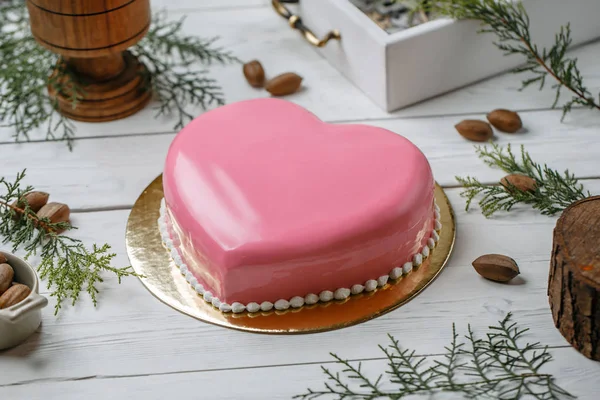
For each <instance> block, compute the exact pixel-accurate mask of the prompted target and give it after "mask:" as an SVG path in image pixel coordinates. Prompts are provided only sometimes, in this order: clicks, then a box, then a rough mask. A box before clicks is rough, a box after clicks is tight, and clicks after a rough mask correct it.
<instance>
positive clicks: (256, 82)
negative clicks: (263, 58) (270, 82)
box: [244, 60, 265, 88]
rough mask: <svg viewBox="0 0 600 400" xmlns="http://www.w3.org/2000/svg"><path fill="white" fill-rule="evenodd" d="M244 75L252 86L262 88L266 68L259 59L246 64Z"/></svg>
mask: <svg viewBox="0 0 600 400" xmlns="http://www.w3.org/2000/svg"><path fill="white" fill-rule="evenodd" d="M244 76H245V77H246V80H247V81H248V83H249V84H250V86H252V87H255V88H261V87H263V86H264V85H265V70H264V69H263V66H262V64H261V63H260V62H259V61H258V60H253V61H250V62H248V63H246V64H244Z"/></svg>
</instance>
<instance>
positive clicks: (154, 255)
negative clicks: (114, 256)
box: [126, 175, 456, 334]
mask: <svg viewBox="0 0 600 400" xmlns="http://www.w3.org/2000/svg"><path fill="white" fill-rule="evenodd" d="M162 198H163V186H162V175H160V176H159V177H158V178H156V179H155V180H154V181H153V182H152V183H151V184H150V185H149V186H148V187H147V188H146V189H145V190H144V192H143V193H142V194H141V195H140V197H139V198H138V200H137V201H136V203H135V205H134V206H133V209H132V210H131V214H130V216H129V220H128V222H127V231H126V243H127V253H128V255H129V259H130V261H131V265H132V267H133V269H134V270H135V272H137V273H138V274H141V275H143V276H144V277H143V278H141V281H142V283H143V284H144V285H145V286H146V288H147V289H148V290H149V291H150V293H152V294H153V295H154V296H155V297H157V298H158V299H159V300H160V301H162V302H163V303H165V304H167V305H169V306H171V307H173V308H174V309H176V310H177V311H180V312H182V313H184V314H187V315H189V316H191V317H194V318H197V319H199V320H201V321H204V322H208V323H211V324H215V325H220V326H223V327H226V328H231V329H238V330H242V331H248V332H255V333H271V334H293V333H315V332H324V331H330V330H334V329H340V328H345V327H348V326H351V325H355V324H359V323H361V322H365V321H368V320H370V319H373V318H376V317H378V316H380V315H383V314H385V313H387V312H390V311H392V310H394V309H396V308H398V307H400V306H401V305H403V304H406V303H407V302H408V301H410V300H411V299H412V298H414V297H415V296H416V295H417V294H419V293H420V292H421V291H422V290H423V289H425V287H426V286H427V285H429V284H430V283H431V282H432V281H433V280H434V279H435V278H436V277H437V276H438V274H439V273H440V272H441V270H442V268H444V266H445V265H446V263H447V261H448V259H449V257H450V253H451V252H452V248H453V246H454V239H455V233H456V228H455V223H454V214H453V212H452V207H451V206H450V203H449V202H448V198H447V197H446V195H445V193H444V191H443V189H442V188H441V187H440V186H439V185H437V184H436V189H435V198H436V201H437V204H438V206H439V207H440V214H441V220H442V231H441V233H440V240H439V242H438V243H437V246H436V247H435V248H434V249H433V251H432V252H431V255H430V256H429V257H428V258H427V259H426V260H425V261H424V262H423V264H422V265H421V266H420V267H418V268H414V269H413V271H411V272H410V273H409V274H407V275H404V276H402V278H400V279H398V280H397V281H390V283H388V284H387V285H385V286H384V287H382V288H378V289H376V290H375V291H374V292H370V293H362V294H359V295H353V296H350V297H349V298H348V299H346V300H344V301H337V300H334V301H330V302H328V303H317V304H315V305H311V306H306V305H305V306H303V307H301V308H298V309H289V310H286V311H275V310H274V311H269V312H258V313H248V312H244V313H240V314H233V313H222V312H220V311H219V310H217V309H216V308H213V306H212V305H210V304H208V303H207V302H205V301H204V299H203V298H202V297H200V296H199V295H198V294H197V293H196V291H195V290H194V289H193V288H192V287H191V285H190V284H189V283H188V282H187V281H186V280H185V277H184V276H183V275H181V273H180V272H179V269H178V268H177V267H176V266H175V263H174V262H173V260H172V258H171V256H170V254H169V252H168V251H167V249H166V248H165V247H164V245H163V243H162V239H161V236H160V232H159V230H158V222H157V221H158V217H159V209H160V202H161V200H162Z"/></svg>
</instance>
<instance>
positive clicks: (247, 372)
mask: <svg viewBox="0 0 600 400" xmlns="http://www.w3.org/2000/svg"><path fill="white" fill-rule="evenodd" d="M448 341H449V339H448ZM438 350H439V351H443V349H442V348H441V347H440V348H439V349H438ZM235 351H236V350H235V349H229V350H225V351H224V354H231V355H233V354H232V353H235ZM550 352H551V354H552V355H553V357H554V360H553V361H552V362H551V363H550V364H548V365H547V367H545V368H544V369H543V370H541V371H540V372H542V373H548V374H552V375H554V377H555V378H556V383H557V384H558V385H560V386H561V387H562V388H563V389H565V390H567V391H569V392H570V393H572V394H574V395H576V396H577V398H578V399H579V400H593V399H596V398H597V386H596V384H597V382H596V378H597V376H598V374H599V373H600V364H599V363H596V362H594V361H591V360H588V359H586V358H584V357H583V356H581V355H580V354H578V353H577V352H576V351H575V350H573V349H571V348H559V349H551V350H550ZM351 353H352V351H351V350H350V349H347V350H345V351H344V352H343V353H341V354H339V355H340V356H341V357H344V358H346V356H349V355H351ZM380 354H381V353H380V352H379V350H377V351H376V350H373V353H372V355H373V356H374V357H379V356H380ZM431 360H441V357H431ZM289 362H290V365H285V366H278V367H271V368H253V369H239V370H226V371H204V372H195V371H190V372H184V373H176V374H166V375H158V376H147V375H142V376H129V377H116V376H114V375H109V376H89V377H86V378H85V379H81V380H76V381H72V380H68V381H60V380H58V381H56V380H52V381H41V382H35V379H34V382H33V383H30V384H24V385H20V386H9V387H1V390H2V393H3V394H4V395H5V396H6V398H13V399H20V398H27V399H29V400H36V399H40V400H46V399H48V398H60V399H62V400H69V399H73V400H80V399H89V400H94V399H105V398H106V395H107V393H108V394H118V396H119V397H120V398H142V397H143V398H144V399H147V400H151V399H157V400H162V399H165V398H171V397H172V396H173V393H177V395H178V396H179V397H187V398H198V399H200V398H202V399H211V400H239V399H249V400H252V399H256V400H263V399H267V398H268V399H269V400H271V399H272V400H277V399H282V400H283V399H286V400H287V399H291V398H292V397H293V396H295V395H298V394H303V393H306V392H307V388H311V389H313V390H320V389H323V384H324V382H325V379H326V378H325V376H324V374H323V372H322V371H321V368H320V365H293V364H294V363H295V362H296V360H294V359H293V358H292V357H290V358H289ZM356 364H357V363H356V362H354V365H355V366H356ZM324 366H325V367H327V368H329V369H331V370H332V371H335V372H341V368H339V367H338V366H337V365H332V364H325V365H324ZM361 367H362V371H363V373H364V374H365V375H366V376H368V377H369V378H371V379H373V380H374V379H375V378H376V377H377V376H378V375H380V374H382V373H384V372H385V371H387V370H388V367H387V363H386V362H385V361H384V360H369V361H363V362H362V365H361ZM344 382H346V383H348V382H351V381H348V380H344ZM350 385H351V387H352V388H356V386H355V385H356V384H355V383H353V382H352V383H351V384H350ZM395 387H396V386H394V385H393V384H390V383H389V382H388V381H387V380H383V381H382V386H381V389H383V390H386V389H387V390H390V391H391V390H394V388H395ZM407 398H409V399H414V398H420V397H415V396H411V397H407ZM435 398H436V399H460V398H461V397H460V396H456V395H440V396H436V397H435ZM323 399H325V398H323Z"/></svg>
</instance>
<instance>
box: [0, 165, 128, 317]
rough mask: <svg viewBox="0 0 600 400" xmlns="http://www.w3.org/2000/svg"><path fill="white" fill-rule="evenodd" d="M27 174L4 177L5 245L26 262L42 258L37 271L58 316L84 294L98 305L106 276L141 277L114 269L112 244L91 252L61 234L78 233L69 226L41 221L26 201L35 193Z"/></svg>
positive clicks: (1, 217)
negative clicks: (26, 181)
mask: <svg viewBox="0 0 600 400" xmlns="http://www.w3.org/2000/svg"><path fill="white" fill-rule="evenodd" d="M25 172H26V171H25V170H24V171H22V172H20V173H19V174H17V177H16V178H15V180H14V181H12V182H11V181H8V180H6V179H5V178H4V177H0V186H3V188H4V189H5V192H6V193H4V194H1V195H0V236H2V237H3V241H2V243H3V244H7V243H10V244H11V246H12V251H13V252H16V251H18V250H20V249H21V250H23V251H24V252H25V256H24V258H25V259H29V258H30V257H32V256H39V258H40V260H41V261H40V263H39V265H38V267H37V269H38V272H39V273H40V278H41V279H46V280H47V284H48V287H49V288H50V290H51V294H50V295H51V296H53V297H56V305H55V309H54V312H55V314H58V312H59V311H60V309H61V308H62V305H63V302H64V301H65V300H70V301H71V304H72V305H74V304H75V303H76V302H77V300H78V299H79V296H80V294H81V292H83V291H85V292H87V293H88V294H89V295H90V297H91V299H92V302H93V304H94V306H95V305H97V302H98V298H97V294H98V293H99V291H98V287H97V285H98V284H99V283H101V282H103V278H102V274H103V273H105V272H109V273H113V274H114V275H116V277H117V278H118V281H119V283H121V279H122V278H124V277H127V276H139V275H138V274H136V273H135V272H134V271H133V270H132V269H131V267H124V268H116V267H113V266H112V265H111V263H112V260H113V258H114V257H116V254H114V253H110V252H109V251H110V248H111V247H110V246H109V245H108V244H103V245H100V246H98V245H96V244H94V245H93V246H92V248H91V249H89V248H87V247H86V246H85V245H84V244H83V242H82V241H81V240H79V239H74V238H71V237H68V236H66V235H63V234H58V233H57V232H62V231H67V232H68V231H70V230H73V229H77V228H75V227H74V226H72V225H71V224H70V223H68V222H60V223H53V222H51V221H50V220H49V219H48V218H40V217H38V216H37V215H36V213H35V212H33V210H32V209H31V208H30V207H29V204H28V203H27V200H26V198H25V197H24V196H25V195H27V194H28V193H30V192H32V191H33V190H34V189H33V187H31V186H26V187H23V186H22V183H23V180H24V178H25Z"/></svg>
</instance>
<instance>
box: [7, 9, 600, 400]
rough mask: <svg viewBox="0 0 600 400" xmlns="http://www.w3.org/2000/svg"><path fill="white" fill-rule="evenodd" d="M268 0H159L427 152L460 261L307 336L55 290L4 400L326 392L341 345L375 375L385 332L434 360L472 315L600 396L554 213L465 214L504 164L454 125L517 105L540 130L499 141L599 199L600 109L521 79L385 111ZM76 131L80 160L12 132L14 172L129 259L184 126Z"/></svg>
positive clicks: (119, 296) (17, 356)
mask: <svg viewBox="0 0 600 400" xmlns="http://www.w3.org/2000/svg"><path fill="white" fill-rule="evenodd" d="M268 3H269V2H268V1H267V0H229V1H226V2H224V1H220V0H203V1H201V2H199V1H195V0H160V1H158V0H155V1H154V7H155V9H156V8H158V7H159V6H166V7H167V8H168V9H169V10H170V15H171V16H172V17H173V18H179V17H180V16H182V15H184V14H185V15H187V22H186V24H185V29H186V30H187V32H189V33H193V34H197V35H201V36H206V37H208V36H214V35H218V36H220V37H221V41H220V44H221V45H223V46H225V47H226V48H228V49H231V50H232V51H233V52H234V53H235V54H236V55H237V56H238V57H240V58H241V59H244V60H249V59H253V58H258V59H260V60H261V61H262V62H263V64H264V65H265V67H266V68H267V72H268V74H269V75H270V76H274V75H275V74H278V73H282V72H287V71H294V72H297V73H299V74H300V75H302V76H304V78H305V80H304V84H305V86H306V90H304V91H302V92H300V93H298V94H296V95H294V96H290V97H288V100H291V101H294V102H297V103H298V104H300V105H302V106H304V107H306V108H308V109H309V110H311V111H313V112H314V113H316V114H317V115H318V116H320V117H321V118H322V119H324V120H326V121H329V122H335V123H341V122H359V123H369V124H373V125H377V126H382V127H385V128H388V129H391V130H393V131H395V132H397V133H399V134H402V135H404V136H406V137H407V138H409V139H410V140H412V141H413V142H414V143H415V144H416V145H418V146H419V147H420V148H421V149H422V150H423V151H424V152H425V154H426V155H427V157H428V158H429V160H430V162H431V165H432V167H433V170H434V174H435V177H436V179H437V181H438V182H439V183H440V184H442V185H443V186H444V187H445V189H446V193H447V194H448V196H449V198H450V200H451V203H452V205H453V206H454V209H455V212H456V218H457V223H458V226H457V228H458V236H457V240H456V247H455V250H454V253H453V256H452V259H451V262H450V264H449V266H448V267H447V268H446V270H445V271H444V272H443V273H442V274H441V276H440V277H439V278H438V279H437V280H436V281H435V282H434V284H433V285H432V286H430V287H429V288H428V289H427V290H425V291H424V292H423V293H422V294H421V295H419V296H418V297H417V298H416V299H414V300H413V301H411V302H410V303H409V304H407V305H405V306H403V307H401V308H400V309H398V310H396V311H394V312H391V313H389V314H387V315H385V316H382V317H380V318H377V319H375V320H373V321H370V322H367V323H364V324H361V325H358V326H354V327H351V328H347V329H344V330H341V331H334V332H329V333H322V334H318V335H300V336H265V335H257V334H248V333H242V332H237V331H232V330H227V329H223V328H219V327H216V326H212V325H208V324H205V323H202V322H199V321H196V320H194V319H192V318H190V317H187V316H185V315H182V314H180V313H178V312H176V311H174V310H173V309H171V308H169V307H167V306H166V305H164V304H162V303H161V302H159V301H158V300H156V299H155V298H154V297H153V296H152V295H150V294H149V293H148V292H147V290H146V289H145V288H144V287H143V286H142V284H141V283H140V281H139V280H137V279H136V278H130V279H126V280H125V281H124V282H123V283H122V285H117V282H116V279H114V278H112V277H108V278H107V279H106V282H105V283H104V284H103V285H102V290H101V296H100V303H99V306H98V307H97V308H93V306H92V304H91V302H90V301H89V299H88V298H87V297H84V298H83V300H82V301H81V302H80V303H79V304H77V305H76V306H75V307H70V306H67V307H66V308H65V309H64V311H63V312H62V313H61V315H60V316H59V317H58V318H57V317H54V315H53V305H54V302H53V299H51V302H50V303H51V304H50V306H49V307H48V308H46V309H45V310H44V312H43V324H42V326H41V328H40V329H39V331H38V332H37V333H35V334H34V335H33V337H31V338H30V340H29V341H28V342H26V343H25V344H23V345H21V346H19V347H17V348H15V349H12V350H9V351H6V352H3V353H0V398H1V399H28V400H33V399H49V398H56V399H61V400H64V399H104V398H108V396H109V395H111V396H115V398H144V399H163V398H170V399H171V398H182V399H183V398H185V399H230V400H237V399H289V398H291V397H292V396H293V395H296V394H300V393H303V392H304V391H305V389H306V388H307V387H312V388H319V387H321V382H323V380H324V378H323V375H322V373H321V370H320V365H321V364H324V363H331V361H332V358H331V357H330V356H329V352H334V353H337V354H338V355H340V356H342V357H343V358H347V359H351V360H365V361H364V362H363V368H365V369H366V370H367V371H369V372H370V373H376V372H377V371H380V370H383V369H384V367H385V366H384V361H383V359H382V353H380V352H379V350H378V349H377V344H387V337H386V335H387V333H391V334H393V335H394V336H396V337H397V338H399V339H401V344H402V345H403V346H406V347H410V348H414V349H416V350H417V352H418V353H419V354H424V355H435V354H440V353H441V352H442V351H443V346H444V345H446V344H447V343H448V342H449V340H450V332H451V325H452V322H456V323H457V327H458V329H459V330H460V331H461V332H464V331H465V329H466V325H467V324H468V323H471V324H472V326H473V328H474V329H475V330H476V331H479V332H483V331H484V330H485V329H486V328H487V327H488V326H489V325H491V324H495V323H496V322H497V321H498V320H500V319H502V318H503V317H504V316H505V315H506V313H507V312H509V311H510V312H512V313H513V314H514V317H515V320H516V321H519V322H520V323H522V324H524V325H525V326H527V327H529V328H531V332H530V336H529V339H530V340H532V341H541V342H542V343H544V344H547V345H549V346H550V347H551V348H552V349H551V351H552V353H553V355H554V357H555V361H554V362H552V363H551V365H550V366H549V367H548V369H547V370H548V371H550V372H551V373H553V374H555V375H556V376H557V377H558V383H559V384H560V385H562V386H563V387H564V388H566V389H567V390H569V391H571V392H572V393H574V394H576V395H578V396H579V398H580V399H596V398H598V388H599V386H598V385H599V384H598V380H599V378H600V363H595V362H593V361H590V360H588V359H586V358H585V357H583V356H581V355H579V353H577V352H576V351H575V350H573V349H572V348H571V347H570V346H569V344H568V343H567V342H566V341H565V340H564V339H563V337H562V336H561V335H560V333H559V332H558V331H557V330H556V329H555V328H554V325H553V322H552V317H551V314H550V309H549V305H548V299H547V295H546V285H547V276H548V267H549V259H550V251H551V242H552V229H553V227H554V224H555V221H556V218H549V217H544V216H541V215H538V214H537V213H536V212H534V211H533V210H531V209H529V208H520V209H518V210H516V211H515V212H513V213H510V214H508V215H499V216H498V217H495V218H493V219H489V220H488V219H485V218H484V217H483V216H482V215H481V214H480V213H479V211H478V210H477V209H475V210H473V211H471V212H468V213H467V212H465V211H463V210H464V200H463V199H462V198H460V197H459V193H460V189H459V188H458V187H457V182H456V180H455V179H454V177H455V176H456V175H459V176H464V175H466V174H472V175H475V176H478V177H479V178H480V179H482V180H483V181H485V182H496V181H497V180H498V179H499V178H500V177H501V176H502V173H501V172H500V171H496V170H492V169H490V168H488V167H486V166H484V164H483V163H482V162H481V161H480V160H478V158H477V157H476V155H475V153H474V151H473V146H472V144H471V143H469V142H467V141H465V140H464V139H462V138H461V137H460V136H459V135H458V134H457V133H456V132H455V130H454V128H453V126H454V124H455V123H457V122H458V121H460V120H462V119H464V118H470V117H473V118H484V116H485V113H486V112H488V111H490V110H492V109H494V108H498V107H503V108H512V109H515V110H518V111H520V113H521V116H522V118H523V120H524V124H525V126H526V127H527V130H528V132H527V133H525V134H517V135H507V134H500V135H498V143H499V144H502V145H505V144H506V143H509V142H511V143H512V144H514V145H519V144H525V145H526V147H527V149H528V150H529V151H530V152H531V154H532V156H533V157H534V158H535V159H537V160H539V161H542V162H546V163H548V164H549V165H551V166H552V167H554V168H557V169H559V170H563V169H565V168H569V169H570V170H571V171H572V172H574V173H575V175H576V176H577V177H581V178H583V179H585V180H584V183H585V185H586V188H588V189H589V190H591V191H592V192H593V193H600V169H599V168H598V167H599V164H600V162H599V161H598V158H597V157H598V154H600V128H599V127H600V114H599V113H598V112H595V111H590V110H575V111H574V112H573V113H572V115H571V116H570V117H569V118H567V120H566V121H565V122H564V123H561V122H560V116H561V111H560V110H551V109H550V104H551V102H552V94H551V92H550V89H548V90H545V91H542V92H538V91H537V90H536V89H529V90H527V91H525V92H522V93H520V92H518V88H519V86H520V80H521V78H522V77H520V76H515V75H512V74H506V75H502V76H498V77H494V78H492V79H489V80H486V81H484V82H481V83H477V84H475V85H472V86H469V87H466V88H464V89H461V90H458V91H456V92H453V93H450V94H447V95H444V96H441V97H439V98H436V99H433V100H430V101H427V102H424V103H422V104H419V105H416V106H413V107H410V108H408V109H405V110H402V111H399V112H397V113H393V114H388V113H385V112H383V111H381V110H380V109H378V108H377V107H376V106H375V105H374V104H373V103H371V101H370V100H369V99H368V98H367V97H365V96H364V95H363V94H361V93H360V92H359V91H358V90H357V89H356V88H355V87H353V86H352V85H351V84H350V83H349V82H348V81H347V80H346V79H345V78H344V77H342V76H341V75H340V74H339V73H338V72H337V71H335V70H334V69H333V68H332V67H330V66H329V65H328V64H327V62H326V61H325V60H324V59H323V58H321V57H320V56H319V55H318V54H317V52H315V51H314V49H313V48H311V47H310V46H309V45H307V44H306V43H305V42H304V41H303V40H302V39H301V38H300V37H299V36H298V34H297V32H293V31H292V30H290V29H289V27H288V26H287V24H286V22H285V21H284V20H283V19H281V18H280V17H278V16H276V15H275V14H274V13H273V11H272V10H271V8H270V6H269V4H268ZM574 29H577V27H574ZM572 54H573V55H574V56H577V57H578V58H579V60H580V61H579V63H580V66H581V69H582V71H583V73H584V76H585V77H586V79H587V85H588V86H589V87H590V88H593V89H595V90H594V92H597V91H598V88H600V69H599V68H598V65H599V64H600V42H596V43H593V44H589V45H587V46H585V47H582V48H580V49H576V50H574V51H573V53H572ZM212 76H214V77H215V78H217V79H218V80H219V81H220V82H221V84H222V85H223V87H224V91H225V94H226V96H227V101H228V102H233V101H237V100H242V99H249V98H255V97H261V96H265V92H263V91H258V90H255V89H252V88H250V87H249V86H248V85H247V84H246V82H245V81H244V79H243V76H242V73H241V67H240V66H230V67H214V68H212ZM77 126H78V133H77V135H78V139H77V140H76V142H75V149H74V151H73V152H72V153H71V152H69V151H68V150H67V149H66V147H65V145H64V144H63V143H48V142H43V141H36V140H34V141H32V142H31V143H27V144H14V143H13V142H12V139H11V138H10V132H9V131H7V130H6V129H5V128H2V130H1V131H0V140H1V143H0V154H1V158H2V176H6V177H9V176H14V174H16V173H17V172H18V171H20V170H22V169H23V168H27V169H28V179H27V183H29V184H32V185H34V186H36V187H37V188H38V189H41V190H45V191H48V192H50V193H51V195H52V198H53V199H54V200H56V201H63V202H67V203H68V204H69V205H70V206H71V207H72V208H73V209H74V215H73V219H72V220H73V223H74V225H76V226H79V227H80V229H79V230H78V231H77V233H76V236H78V237H79V238H82V239H83V240H85V242H86V243H88V244H92V243H104V242H108V243H110V244H112V245H113V248H114V250H115V251H116V252H117V253H118V257H117V258H116V264H117V265H119V266H125V265H128V259H127V255H126V251H125V241H124V231H125V224H126V221H127V217H128V214H129V211H130V209H131V207H132V205H133V203H134V201H135V200H136V198H137V196H138V194H139V193H140V191H141V190H143V188H144V187H145V186H146V185H147V184H148V183H149V182H150V181H151V180H152V179H154V178H155V177H156V176H157V175H158V174H159V173H160V172H161V170H162V167H163V160H164V157H165V154H166V152H167V147H168V145H169V143H170V142H171V140H172V139H173V137H174V132H173V129H172V127H173V126H174V121H173V120H172V119H158V120H155V119H154V118H153V111H152V110H144V111H142V112H140V113H139V114H137V115H135V116H132V117H130V118H128V119H125V120H122V121H117V122H111V123H104V124H96V125H93V124H77ZM492 252H493V253H502V254H507V255H510V256H511V257H513V258H514V259H516V260H517V262H518V263H519V265H520V267H521V271H522V275H521V276H522V278H523V280H522V282H521V284H514V285H500V284H495V283H492V282H489V281H485V280H483V279H481V278H480V277H479V276H478V275H477V274H476V273H475V271H474V270H473V268H472V266H471V262H472V261H473V260H474V259H475V258H476V257H478V256H479V255H482V254H485V253H492ZM43 293H48V291H47V290H44V291H43ZM329 366H332V365H331V364H330V365H329Z"/></svg>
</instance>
